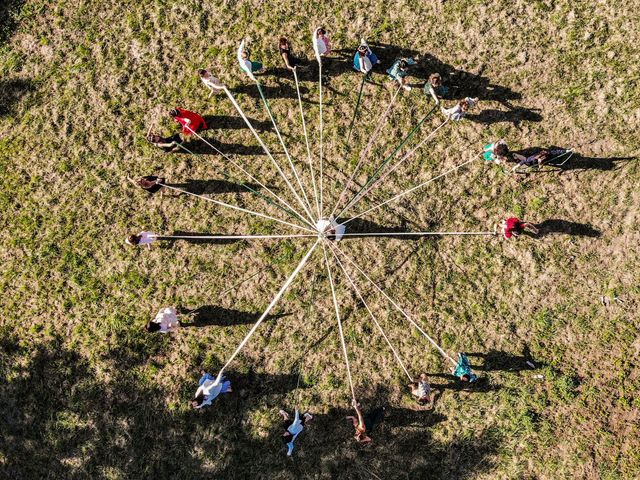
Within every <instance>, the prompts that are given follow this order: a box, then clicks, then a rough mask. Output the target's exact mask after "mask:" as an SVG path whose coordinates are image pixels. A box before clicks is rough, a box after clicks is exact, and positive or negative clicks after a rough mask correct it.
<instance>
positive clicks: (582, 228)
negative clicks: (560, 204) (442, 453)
mask: <svg viewBox="0 0 640 480" xmlns="http://www.w3.org/2000/svg"><path fill="white" fill-rule="evenodd" d="M536 228H537V229H538V230H539V233H538V235H535V236H536V237H544V236H546V235H553V234H565V235H572V236H574V237H591V238H596V237H599V236H600V235H601V232H600V230H597V229H595V228H593V227H592V226H591V225H589V224H587V223H579V222H571V221H569V220H561V219H558V218H553V219H549V220H545V221H544V222H542V223H538V224H536Z"/></svg>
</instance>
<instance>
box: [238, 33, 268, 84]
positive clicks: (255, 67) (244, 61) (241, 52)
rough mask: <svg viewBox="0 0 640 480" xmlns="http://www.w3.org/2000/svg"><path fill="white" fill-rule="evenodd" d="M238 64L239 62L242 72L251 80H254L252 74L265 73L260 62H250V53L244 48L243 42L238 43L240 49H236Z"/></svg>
mask: <svg viewBox="0 0 640 480" xmlns="http://www.w3.org/2000/svg"><path fill="white" fill-rule="evenodd" d="M238 62H240V68H241V69H242V71H243V72H244V73H246V74H247V75H249V78H251V80H255V77H254V76H253V74H254V73H264V71H265V68H264V67H263V66H262V63H261V62H258V61H252V60H251V52H250V51H249V49H248V48H244V40H243V41H242V42H241V43H240V48H238Z"/></svg>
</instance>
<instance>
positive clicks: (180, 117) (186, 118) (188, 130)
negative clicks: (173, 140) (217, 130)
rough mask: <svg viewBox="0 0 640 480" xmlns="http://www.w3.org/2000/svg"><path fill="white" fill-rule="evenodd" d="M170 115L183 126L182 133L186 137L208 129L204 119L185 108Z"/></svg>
mask: <svg viewBox="0 0 640 480" xmlns="http://www.w3.org/2000/svg"><path fill="white" fill-rule="evenodd" d="M169 115H171V117H173V119H174V120H175V121H176V122H178V123H179V124H180V125H182V133H184V134H185V135H191V134H192V133H194V132H200V131H202V130H206V129H207V128H208V127H207V123H206V122H205V121H204V118H202V117H201V116H200V115H198V114H197V113H195V112H191V111H189V110H185V109H184V108H174V109H173V110H171V111H170V112H169Z"/></svg>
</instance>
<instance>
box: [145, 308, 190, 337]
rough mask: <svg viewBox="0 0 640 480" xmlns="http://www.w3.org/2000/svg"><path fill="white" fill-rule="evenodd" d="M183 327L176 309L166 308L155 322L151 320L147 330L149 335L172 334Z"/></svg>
mask: <svg viewBox="0 0 640 480" xmlns="http://www.w3.org/2000/svg"><path fill="white" fill-rule="evenodd" d="M181 326H182V325H181V324H180V321H179V320H178V312H177V311H176V309H175V307H165V308H161V309H160V311H159V312H158V314H157V315H156V316H155V318H154V319H153V320H149V323H147V324H146V325H145V329H146V330H147V332H149V333H153V332H160V333H171V332H175V331H176V330H179V329H180V327H181Z"/></svg>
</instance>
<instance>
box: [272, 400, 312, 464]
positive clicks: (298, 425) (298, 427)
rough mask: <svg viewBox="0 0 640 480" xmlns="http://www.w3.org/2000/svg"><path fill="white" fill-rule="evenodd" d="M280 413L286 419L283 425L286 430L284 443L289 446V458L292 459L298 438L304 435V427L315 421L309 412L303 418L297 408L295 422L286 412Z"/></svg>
mask: <svg viewBox="0 0 640 480" xmlns="http://www.w3.org/2000/svg"><path fill="white" fill-rule="evenodd" d="M279 413H280V415H282V418H283V419H284V423H283V425H282V426H283V428H284V433H283V434H282V441H283V442H284V444H285V445H286V446H287V456H288V457H290V456H291V455H292V454H293V447H294V442H295V440H296V438H298V435H300V434H301V433H302V431H303V430H304V426H305V425H306V424H307V423H309V422H310V421H311V420H312V419H313V416H312V415H311V414H310V413H309V412H305V413H304V414H302V416H301V415H300V412H299V411H298V409H297V408H296V409H295V413H294V416H293V420H292V419H291V417H290V416H289V414H288V413H287V412H285V411H284V410H280V412H279Z"/></svg>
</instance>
